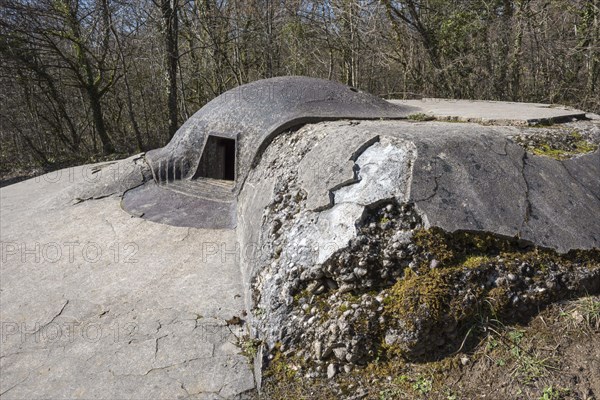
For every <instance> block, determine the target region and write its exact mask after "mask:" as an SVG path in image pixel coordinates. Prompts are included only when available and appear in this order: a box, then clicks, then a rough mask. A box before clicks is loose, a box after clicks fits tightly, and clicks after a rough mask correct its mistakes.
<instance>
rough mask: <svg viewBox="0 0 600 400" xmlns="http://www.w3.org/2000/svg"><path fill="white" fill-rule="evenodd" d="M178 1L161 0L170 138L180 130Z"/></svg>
mask: <svg viewBox="0 0 600 400" xmlns="http://www.w3.org/2000/svg"><path fill="white" fill-rule="evenodd" d="M177 2H178V0H161V3H160V5H161V11H162V17H163V22H164V24H165V47H166V62H167V79H168V85H167V96H168V100H167V107H168V114H169V138H172V137H173V135H175V132H177V128H179V124H178V122H177V119H178V113H177V61H178V58H179V46H178V36H179V23H178V17H177V9H178V4H177Z"/></svg>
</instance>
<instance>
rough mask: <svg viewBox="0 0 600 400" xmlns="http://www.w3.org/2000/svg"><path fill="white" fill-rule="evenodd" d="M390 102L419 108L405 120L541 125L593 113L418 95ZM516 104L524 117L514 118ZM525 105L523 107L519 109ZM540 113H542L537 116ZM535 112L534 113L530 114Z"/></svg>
mask: <svg viewBox="0 0 600 400" xmlns="http://www.w3.org/2000/svg"><path fill="white" fill-rule="evenodd" d="M388 101H389V102H391V103H392V104H401V105H410V106H413V107H417V108H418V109H419V112H418V113H415V114H411V115H410V116H409V117H408V119H409V120H415V121H430V120H437V121H443V122H466V123H477V124H481V125H498V126H545V125H552V124H559V123H565V122H572V121H575V120H586V119H593V115H594V114H590V113H586V112H585V111H581V110H577V109H574V108H572V107H567V106H564V105H559V104H542V103H517V102H505V101H492V100H462V99H461V100H459V99H440V98H421V99H419V100H397V99H393V100H388ZM506 107H520V108H521V111H522V113H523V112H524V113H525V115H527V114H530V115H528V116H526V117H520V118H517V117H514V109H513V110H508V111H507V110H506ZM523 107H525V110H523ZM535 114H537V115H535ZM540 114H546V115H544V116H541V115H540ZM534 115H535V116H534Z"/></svg>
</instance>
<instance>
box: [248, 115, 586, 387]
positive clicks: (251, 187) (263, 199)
mask: <svg viewBox="0 0 600 400" xmlns="http://www.w3.org/2000/svg"><path fill="white" fill-rule="evenodd" d="M334 125H337V126H339V124H334ZM403 127H405V126H404V124H403ZM296 134H299V135H301V134H306V130H303V131H300V132H297V133H296ZM330 135H332V133H330ZM379 137H381V136H380V135H379ZM386 139H387V141H389V140H391V138H386ZM483 139H485V138H482V140H483ZM320 140H321V141H322V140H323V138H322V137H321V139H320ZM380 140H381V139H380ZM395 140H396V139H394V140H392V141H395ZM503 140H504V141H506V142H508V139H507V138H505V139H503ZM281 141H285V138H282V137H279V138H278V140H277V141H275V142H274V144H273V146H275V147H277V146H279V147H281V148H288V147H289V146H288V147H286V146H285V145H282V144H281ZM401 141H402V140H401ZM294 143H295V144H296V142H294ZM317 143H320V142H319V141H317ZM379 143H380V142H379V141H377V142H375V143H373V144H371V145H370V146H368V147H367V149H368V148H370V147H372V146H375V144H379ZM463 146H464V143H463ZM309 147H310V146H309ZM317 147H318V146H314V147H312V149H315V148H317ZM500 147H502V146H500ZM504 147H505V151H504V152H503V154H500V153H498V155H499V156H500V155H503V156H507V155H508V154H509V153H508V152H507V151H506V150H507V148H506V146H504ZM303 149H304V148H303V147H302V146H300V149H298V148H294V150H293V152H294V153H302V154H306V153H307V152H306V150H303ZM367 149H364V150H363V151H362V153H361V155H360V156H362V155H364V154H365V152H366V150H367ZM511 149H512V150H511V154H512V153H514V154H516V155H517V156H518V158H519V159H521V158H525V157H527V155H526V154H527V153H526V152H525V151H524V150H522V149H520V148H519V147H518V146H513V147H511ZM268 150H269V149H268ZM345 150H347V149H345ZM273 151H274V152H275V153H277V154H279V152H280V151H281V149H280V148H277V149H275V150H273ZM308 153H310V152H308ZM483 153H485V152H483ZM293 155H297V154H289V156H290V157H291V156H293ZM360 156H359V157H357V159H360ZM425 157H426V158H427V155H425ZM534 157H535V156H534ZM266 158H267V159H266V160H264V162H265V165H267V166H269V167H268V168H267V170H261V168H264V167H261V166H260V165H259V167H258V169H257V171H258V170H260V171H258V172H257V171H251V175H252V174H253V173H257V174H258V175H259V176H262V177H261V178H260V179H258V180H256V179H255V178H252V179H251V180H250V181H249V183H248V186H247V189H248V190H244V191H242V193H241V196H242V198H241V201H240V205H242V206H244V205H246V206H248V204H250V203H252V204H250V208H251V209H254V210H253V211H248V210H246V211H248V212H244V211H240V215H243V214H245V215H251V216H254V219H253V222H252V223H246V222H243V223H241V224H240V228H241V230H242V231H243V230H244V229H245V228H246V227H249V226H252V229H251V231H252V232H249V234H250V236H249V241H250V242H253V243H257V244H258V245H260V240H267V241H271V240H272V239H270V238H267V237H265V238H264V239H260V233H259V234H258V235H259V236H256V235H257V233H256V231H257V229H258V230H259V231H260V230H265V228H268V225H269V222H268V220H267V221H265V220H264V219H263V218H264V217H263V215H265V216H267V215H270V213H271V212H270V211H268V210H267V209H266V208H268V207H271V206H272V203H271V201H272V199H271V198H270V195H269V193H274V192H273V188H274V185H275V183H276V182H281V181H285V182H292V184H293V183H294V182H295V179H296V178H294V176H293V174H292V175H290V176H283V177H282V176H279V178H275V176H277V174H276V173H275V176H271V174H272V173H274V170H273V169H274V168H280V167H279V166H278V165H279V164H281V162H280V163H279V164H278V163H275V164H272V163H271V159H272V158H273V156H272V155H269V154H266ZM300 158H302V157H300ZM536 158H537V157H536ZM334 159H336V158H334ZM345 159H346V158H344V157H339V159H338V160H339V161H343V160H345ZM573 160H576V159H573ZM551 162H553V163H556V161H551ZM355 164H356V163H355ZM291 165H293V166H294V168H297V167H298V169H300V168H299V166H300V165H301V163H300V162H299V160H297V159H293V160H292V161H291ZM291 165H290V166H291ZM410 165H411V167H413V168H414V162H410ZM520 165H521V171H520V172H519V174H520V175H523V173H524V172H523V171H522V169H523V167H524V164H523V162H522V161H521V162H520ZM359 170H360V169H359ZM411 171H412V169H411ZM299 172H300V171H299ZM410 174H413V172H411V173H410ZM265 175H267V176H269V179H270V180H272V182H271V183H269V182H268V181H269V179H265V178H266V176H265ZM249 179H250V175H249ZM523 179H524V181H527V179H526V178H523ZM412 183H413V184H414V183H415V178H414V176H413V180H412ZM436 183H437V180H436ZM256 185H260V189H258V187H259V186H256ZM356 185H357V182H355V183H354V185H353V184H350V185H346V186H342V187H341V188H351V187H352V188H355V186H356ZM410 186H411V187H412V184H411V185H410ZM341 188H340V189H341ZM284 189H285V190H284V191H283V192H285V193H289V195H290V196H291V197H293V198H294V199H296V200H298V201H299V202H303V201H304V200H306V195H304V197H302V195H300V197H299V195H298V194H294V193H295V191H296V189H293V188H292V187H290V188H287V187H284ZM327 189H328V190H329V189H330V188H327ZM338 191H339V190H338ZM252 192H253V194H252ZM329 192H330V193H331V191H329ZM248 193H250V197H251V198H252V200H251V201H249V199H246V198H245V196H246V195H247V194H248ZM406 193H409V194H410V192H405V194H406ZM257 195H258V199H259V200H258V201H256V200H257V197H256V196H257ZM309 195H310V191H309ZM273 196H275V194H273ZM277 196H279V195H277ZM277 196H275V197H277ZM430 197H431V196H430ZM525 197H526V200H527V201H529V200H528V196H525ZM334 198H335V196H334ZM353 198H356V196H354V197H353ZM402 198H403V201H404V202H403V203H400V204H401V206H409V207H413V206H414V205H415V204H414V202H407V199H408V198H410V195H409V196H408V198H407V197H405V196H401V199H399V200H402ZM386 199H387V200H389V199H390V198H389V197H382V198H380V199H377V200H376V201H374V202H371V203H361V205H362V206H363V209H362V213H360V215H359V216H358V217H357V218H355V219H354V220H353V221H352V222H351V225H353V226H354V228H355V229H357V227H359V226H360V224H361V223H362V221H363V220H364V218H365V214H366V213H367V210H369V209H373V208H377V206H379V205H381V204H382V203H385V201H386ZM424 200H426V199H424ZM342 204H343V203H342ZM292 205H293V207H292ZM338 205H340V204H338ZM255 207H256V208H255ZM286 207H292V208H293V209H294V210H292V211H291V213H290V214H289V216H288V217H285V214H284V216H283V217H281V219H282V220H289V218H290V217H291V218H292V219H294V218H297V217H296V216H297V215H303V214H302V213H304V212H305V211H306V212H308V211H309V210H305V211H302V210H301V209H299V210H296V209H295V208H294V207H295V204H294V203H289V202H288V205H287V206H286V205H284V208H283V209H284V210H285V208H286ZM530 207H531V206H528V207H526V209H525V210H524V213H525V214H524V215H525V217H526V216H527V213H528V210H529V208H530ZM415 208H417V207H415ZM263 209H265V214H263V213H262V212H261V211H262V210H263ZM278 209H281V208H278ZM330 210H331V208H328V209H324V211H321V213H325V212H329V211H330ZM310 212H315V209H312V210H310ZM317 212H318V209H317ZM529 212H530V211H529ZM418 213H419V214H420V215H421V218H422V219H423V220H424V225H426V226H427V227H428V228H430V229H436V227H437V225H436V224H435V223H430V222H429V221H428V217H427V213H425V212H424V211H423V210H420V209H419V212H418ZM251 219H252V217H251ZM348 222H350V221H348ZM522 227H523V223H521V229H520V230H519V232H521V231H522ZM276 229H277V230H279V229H281V231H284V232H289V231H290V227H289V226H287V227H282V228H279V227H276ZM291 229H292V230H294V229H295V228H294V227H291ZM296 230H297V229H296ZM442 231H443V230H442ZM451 231H452V232H453V233H452V234H455V235H460V234H462V233H466V232H476V233H478V234H484V235H486V234H488V233H489V234H491V235H494V236H495V237H497V238H505V239H507V240H511V241H516V242H517V241H518V243H520V246H524V247H531V246H532V244H533V243H532V242H531V241H529V240H525V239H523V238H521V237H519V235H516V236H511V235H502V234H498V232H494V231H488V230H486V229H462V230H461V229H454V230H451ZM238 232H240V231H238ZM243 235H244V234H243V233H242V238H241V239H240V241H241V242H242V243H243V242H244V238H243ZM257 240H258V242H256V241H257ZM265 243H266V242H265ZM292 244H293V243H292ZM283 246H287V247H288V248H289V250H290V251H292V252H295V251H296V250H294V248H296V247H294V246H291V247H290V243H288V244H284V245H283ZM346 246H347V243H346ZM344 248H345V247H344ZM536 248H538V249H540V250H542V249H547V248H550V247H546V246H543V245H538V246H537V247H536ZM568 251H569V250H567V251H566V252H568ZM555 252H556V251H555ZM332 257H334V254H330V255H329V257H327V258H326V259H324V260H319V262H318V264H319V265H323V264H327V263H328V262H329V261H328V260H330V259H331V258H332ZM261 262H262V261H259V263H261ZM264 262H265V263H266V264H267V265H268V263H269V262H270V261H269V260H268V259H267V260H264ZM278 262H279V261H278ZM281 262H282V263H284V264H285V263H286V261H285V260H283V261H281ZM291 264H293V263H291ZM263 265H265V264H263ZM262 272H263V270H261V268H259V267H257V266H256V265H255V266H254V268H252V267H251V268H250V269H246V268H245V266H244V265H242V274H243V276H244V281H245V286H246V288H247V294H250V296H249V297H248V296H247V297H246V302H247V307H248V310H249V312H250V315H251V318H250V324H251V325H252V326H251V327H252V328H253V329H254V328H255V327H256V324H255V322H256V315H255V313H254V311H255V310H257V309H256V308H255V307H256V305H257V298H261V297H262V293H261V290H260V289H258V291H257V288H256V282H257V279H258V278H259V277H260V275H261V273H262ZM266 279H268V280H269V281H270V280H273V279H275V277H273V276H272V275H271V274H269V277H268V278H266ZM277 279H281V281H282V282H288V281H290V280H293V279H292V278H289V279H288V278H285V277H284V278H282V277H280V278H277ZM265 283H266V281H264V280H263V281H262V284H265ZM281 291H282V290H281V288H279V290H278V291H277V293H280V292H281ZM283 292H285V290H284V291H283ZM252 294H254V296H253V295H252ZM274 294H275V292H274ZM257 295H258V297H257ZM252 297H254V298H252ZM274 301H280V300H274ZM260 310H261V308H259V309H258V311H260ZM262 310H263V311H262V312H261V314H262V313H264V312H265V311H264V309H262ZM266 312H267V314H268V313H269V311H268V310H267V311H266ZM270 326H274V327H280V326H281V323H274V324H270ZM253 333H254V334H255V335H258V336H259V337H261V336H262V337H263V338H264V335H262V334H260V333H259V332H258V331H256V330H254V332H253ZM267 336H269V335H267ZM270 345H271V346H272V345H273V343H270ZM258 354H259V355H260V354H263V357H262V359H261V358H260V357H259V358H258V359H256V360H255V363H256V370H257V374H256V376H257V380H258V384H259V385H260V376H259V374H258V371H260V370H262V368H263V367H264V362H265V361H266V358H265V357H267V356H266V355H267V354H269V349H268V348H264V347H263V348H262V349H261V351H259V353H258Z"/></svg>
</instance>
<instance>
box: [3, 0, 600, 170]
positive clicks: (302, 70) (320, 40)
mask: <svg viewBox="0 0 600 400" xmlns="http://www.w3.org/2000/svg"><path fill="white" fill-rule="evenodd" d="M282 75H306V76H312V77H319V78H325V79H332V80H336V81H340V82H343V83H346V84H348V85H351V86H354V87H357V88H359V89H362V90H364V91H367V92H370V93H373V94H376V95H379V96H382V97H385V98H419V97H421V96H423V97H445V98H457V99H458V98H460V99H486V100H509V101H526V102H542V103H560V104H566V105H571V106H575V107H578V108H581V109H584V110H587V111H593V112H600V95H599V94H598V92H600V89H599V84H600V0H314V1H313V0H279V1H275V0H198V1H196V0H0V99H1V103H0V105H1V108H0V119H1V124H0V145H1V150H0V163H1V164H0V165H1V167H0V169H1V170H2V171H5V172H6V171H14V170H23V171H27V170H30V169H34V168H38V169H43V170H50V169H53V168H57V167H59V166H66V165H74V164H79V163H84V162H91V161H97V160H102V159H110V158H111V157H112V158H116V157H123V156H125V155H128V154H133V153H136V152H139V151H145V150H148V149H151V148H156V147H161V146H163V145H165V144H166V143H167V142H168V141H169V139H170V138H171V136H172V135H173V134H174V132H175V131H176V130H177V128H178V127H179V126H180V125H181V124H182V123H183V122H185V120H186V119H187V118H189V117H190V116H191V115H192V114H193V113H194V112H195V111H197V110H198V109H199V108H200V107H202V106H203V105H204V104H206V103H207V102H208V101H210V100H211V99H213V98H214V97H216V96H218V95H219V94H221V93H223V92H224V91H226V90H228V89H230V88H232V87H235V86H238V85H241V84H244V83H247V82H251V81H254V80H257V79H261V78H269V77H274V76H282Z"/></svg>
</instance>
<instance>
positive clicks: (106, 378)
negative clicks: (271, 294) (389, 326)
mask: <svg viewBox="0 0 600 400" xmlns="http://www.w3.org/2000/svg"><path fill="white" fill-rule="evenodd" d="M85 168H89V166H88V167H78V168H72V169H66V170H62V171H58V172H55V173H51V174H48V175H45V176H42V177H38V178H34V179H30V180H28V181H24V182H21V183H18V184H14V185H11V186H7V187H4V188H2V189H1V190H0V204H1V233H0V239H1V242H2V254H1V267H0V322H1V327H2V331H1V334H2V335H1V341H0V367H1V371H2V373H1V374H0V396H1V398H2V399H4V398H6V399H40V398H45V399H47V398H85V399H176V398H180V399H221V398H236V397H238V398H239V397H252V396H253V392H254V379H253V374H252V370H251V366H250V365H249V362H248V359H247V358H246V357H245V356H244V355H242V354H241V351H240V348H239V347H238V346H237V343H238V337H241V336H242V335H243V334H244V331H243V328H242V327H240V326H239V325H228V324H227V322H226V320H228V319H231V318H232V317H233V316H240V315H241V313H242V312H243V311H242V310H243V309H244V304H243V301H242V286H241V278H240V271H239V269H238V266H237V262H236V260H235V254H233V252H231V251H230V250H231V249H234V248H235V232H234V231H233V230H200V229H194V228H180V227H173V226H168V225H162V224H156V223H154V222H150V221H147V220H144V219H140V218H134V217H131V216H130V215H129V214H127V213H126V212H125V211H123V210H122V209H121V208H120V205H119V202H120V198H118V197H106V198H103V199H98V200H89V201H84V202H81V203H79V204H76V205H68V204H60V202H58V203H59V204H57V199H60V198H61V195H62V194H63V193H64V192H65V191H67V190H69V187H71V186H72V185H75V184H78V183H79V182H81V181H82V180H83V179H85V177H86V172H85Z"/></svg>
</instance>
